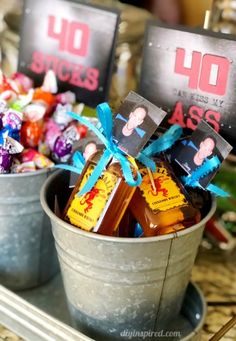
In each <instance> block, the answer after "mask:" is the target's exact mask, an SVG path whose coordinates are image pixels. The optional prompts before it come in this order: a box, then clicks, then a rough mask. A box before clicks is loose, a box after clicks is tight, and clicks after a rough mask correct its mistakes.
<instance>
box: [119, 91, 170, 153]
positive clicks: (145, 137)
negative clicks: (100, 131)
mask: <svg viewBox="0 0 236 341" xmlns="http://www.w3.org/2000/svg"><path fill="white" fill-rule="evenodd" d="M165 115H166V112H165V111H163V110H161V109H160V108H158V107H156V106H155V105H154V104H152V103H151V102H149V101H147V100H146V99H145V98H143V97H142V96H140V95H138V94H136V93H135V92H133V91H131V92H130V93H129V94H128V96H127V97H126V98H125V100H124V102H123V104H122V105H121V107H120V109H119V112H118V113H117V114H116V116H115V118H114V128H113V137H114V140H115V141H116V142H117V144H118V147H119V148H120V149H121V150H123V151H124V152H125V153H127V154H128V155H131V156H133V157H135V156H137V155H138V153H139V152H140V151H141V150H142V149H143V147H144V146H145V144H146V143H147V142H148V141H149V139H150V137H151V136H152V135H153V133H154V132H155V130H156V129H157V127H158V126H159V124H160V123H161V121H162V120H163V119H164V117H165Z"/></svg>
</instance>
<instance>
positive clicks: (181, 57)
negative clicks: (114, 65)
mask: <svg viewBox="0 0 236 341" xmlns="http://www.w3.org/2000/svg"><path fill="white" fill-rule="evenodd" d="M235 51H236V38H235V37H233V36H231V35H227V34H220V33H214V32H210V31H206V30H202V29H198V30H190V29H189V28H186V27H170V26H167V25H164V24H160V23H158V24H157V23H156V22H155V23H153V22H151V23H150V24H149V25H148V27H147V30H146V39H145V45H144V52H143V63H142V71H141V80H140V89H139V93H140V94H141V95H142V96H144V97H145V98H147V99H148V100H149V101H151V102H152V103H154V104H156V105H157V106H159V107H161V108H162V109H163V110H165V111H167V112H168V114H167V116H166V118H165V120H164V121H163V122H164V124H162V125H164V126H166V127H167V126H169V125H172V124H179V125H181V126H182V127H183V128H188V129H191V130H195V129H196V127H197V125H198V123H199V122H200V121H201V120H202V119H205V120H206V121H207V122H208V123H209V124H210V125H211V126H212V127H213V128H214V129H215V130H216V131H217V132H218V133H219V134H221V135H222V136H224V138H225V139H226V140H227V141H228V142H230V143H231V144H232V145H233V147H234V148H235V149H236V133H235V131H236V130H235V129H236V53H235ZM234 152H235V150H234Z"/></svg>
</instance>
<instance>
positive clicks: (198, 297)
mask: <svg viewBox="0 0 236 341" xmlns="http://www.w3.org/2000/svg"><path fill="white" fill-rule="evenodd" d="M61 284H62V283H61V279H60V277H59V276H56V277H54V278H53V280H51V281H50V282H49V283H47V284H46V285H44V286H41V287H37V288H35V289H33V290H27V291H24V292H20V293H18V295H20V296H21V297H24V298H25V296H27V299H26V298H25V299H23V300H22V299H20V298H19V297H18V295H15V294H13V293H12V292H10V291H9V290H7V289H6V288H4V287H2V286H0V323H1V324H4V325H5V326H6V327H8V328H9V329H11V330H12V331H14V332H15V333H17V334H18V335H20V336H22V337H23V338H24V339H25V340H29V341H44V340H45V341H49V340H50V341H62V340H63V341H72V340H75V341H77V340H81V341H92V339H91V338H89V337H86V336H85V335H84V334H82V333H80V332H78V331H75V330H74V329H73V328H71V327H70V326H68V321H66V324H65V312H64V311H61V310H59V311H58V309H56V307H55V306H54V307H52V305H53V304H54V305H55V298H52V297H53V296H57V297H58V300H59V302H58V305H57V308H58V307H60V306H63V305H65V303H66V302H63V301H64V289H63V288H62V285H61ZM42 301H44V303H43V302H42ZM29 302H31V304H30V303H29ZM32 302H34V303H33V305H32ZM65 310H67V309H65ZM49 311H50V314H49V313H48V312H49ZM205 315H206V303H205V300H204V297H203V295H202V293H201V291H200V289H199V288H198V287H197V286H196V285H195V284H194V283H189V285H188V288H187V291H186V294H185V298H184V303H183V306H182V310H181V315H179V316H178V317H177V319H176V320H174V321H172V323H171V325H170V326H169V328H168V330H169V331H179V333H180V335H181V337H180V338H179V337H177V338H174V337H170V338H169V337H165V338H164V340H165V341H170V340H171V341H177V340H181V341H200V340H201V330H202V326H203V323H204V321H205ZM56 316H57V317H56ZM55 317H56V318H55ZM66 320H67V318H66ZM159 339H160V337H158V340H159Z"/></svg>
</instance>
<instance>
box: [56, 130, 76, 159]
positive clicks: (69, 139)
mask: <svg viewBox="0 0 236 341" xmlns="http://www.w3.org/2000/svg"><path fill="white" fill-rule="evenodd" d="M79 139H80V135H79V132H78V129H77V127H76V126H70V127H68V128H66V130H64V132H63V133H62V135H61V136H59V137H58V138H57V139H56V141H55V144H54V147H53V153H52V157H53V160H55V161H57V162H67V161H68V159H69V158H70V156H71V153H72V147H73V144H74V142H75V141H78V140H79Z"/></svg>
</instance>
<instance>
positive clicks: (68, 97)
mask: <svg viewBox="0 0 236 341" xmlns="http://www.w3.org/2000/svg"><path fill="white" fill-rule="evenodd" d="M56 101H57V102H58V103H61V104H73V103H75V102H76V96H75V94H74V92H71V91H66V92H63V93H61V94H57V95H56Z"/></svg>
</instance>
